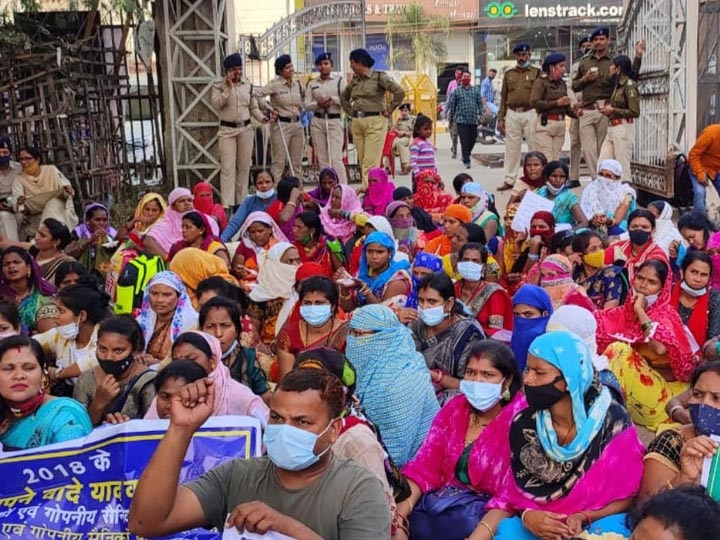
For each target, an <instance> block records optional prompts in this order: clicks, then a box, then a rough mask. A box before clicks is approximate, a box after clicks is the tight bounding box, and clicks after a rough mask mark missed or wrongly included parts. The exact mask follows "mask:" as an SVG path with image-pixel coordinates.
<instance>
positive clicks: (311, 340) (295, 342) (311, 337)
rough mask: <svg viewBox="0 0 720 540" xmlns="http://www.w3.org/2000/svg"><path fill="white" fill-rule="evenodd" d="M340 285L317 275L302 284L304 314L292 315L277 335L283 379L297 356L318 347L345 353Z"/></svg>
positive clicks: (345, 335) (346, 329)
mask: <svg viewBox="0 0 720 540" xmlns="http://www.w3.org/2000/svg"><path fill="white" fill-rule="evenodd" d="M338 301H339V295H338V288H337V285H335V283H334V282H333V280H332V279H330V278H328V277H325V276H314V277H311V278H308V279H306V280H305V281H303V282H302V283H301V285H300V299H299V300H298V304H299V306H300V317H299V318H292V317H291V318H290V319H288V321H287V322H286V323H285V325H284V326H283V328H282V330H280V333H279V334H278V337H277V356H278V366H279V368H280V372H279V374H278V378H279V379H282V378H283V376H284V375H285V374H286V373H288V372H289V371H290V370H291V369H292V367H293V364H294V363H295V358H296V357H297V355H298V354H299V353H300V352H301V351H304V350H307V349H314V348H316V347H329V348H331V349H335V350H337V351H340V352H342V353H344V352H345V340H346V338H347V331H348V325H347V321H345V319H344V318H342V317H341V316H340V314H339V313H338Z"/></svg>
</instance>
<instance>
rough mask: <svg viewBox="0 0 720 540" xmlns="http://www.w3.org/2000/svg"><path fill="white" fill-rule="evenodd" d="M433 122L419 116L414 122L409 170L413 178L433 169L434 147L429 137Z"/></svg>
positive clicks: (423, 116)
mask: <svg viewBox="0 0 720 540" xmlns="http://www.w3.org/2000/svg"><path fill="white" fill-rule="evenodd" d="M432 130H433V122H432V119H431V118H429V117H427V116H425V115H423V114H419V115H418V117H417V120H415V126H414V127H413V141H412V143H411V144H410V170H411V171H412V175H413V178H415V177H416V176H417V175H418V173H419V172H421V171H424V170H427V169H431V170H436V167H435V147H434V146H433V143H432V141H430V137H431V136H432Z"/></svg>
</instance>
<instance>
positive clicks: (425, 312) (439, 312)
mask: <svg viewBox="0 0 720 540" xmlns="http://www.w3.org/2000/svg"><path fill="white" fill-rule="evenodd" d="M418 311H419V312H420V319H422V322H424V323H425V324H426V325H427V326H437V325H438V324H440V323H441V322H443V321H444V320H445V318H446V317H447V316H448V314H447V313H445V306H435V307H432V308H428V309H419V310H418Z"/></svg>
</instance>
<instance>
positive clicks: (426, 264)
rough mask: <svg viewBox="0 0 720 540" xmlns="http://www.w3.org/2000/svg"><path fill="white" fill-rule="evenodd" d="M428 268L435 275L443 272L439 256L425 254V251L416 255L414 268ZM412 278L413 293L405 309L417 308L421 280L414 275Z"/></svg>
mask: <svg viewBox="0 0 720 540" xmlns="http://www.w3.org/2000/svg"><path fill="white" fill-rule="evenodd" d="M418 267H419V268H427V269H428V270H432V272H433V273H435V272H442V270H443V264H442V258H441V257H438V256H437V255H433V254H432V253H425V252H424V251H421V252H420V253H418V254H417V255H415V260H414V261H413V268H418ZM411 277H412V291H411V292H410V296H409V297H408V299H407V302H405V307H409V308H414V309H416V308H417V297H418V285H420V279H419V278H416V277H415V276H414V275H411Z"/></svg>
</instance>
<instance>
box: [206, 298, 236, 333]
mask: <svg viewBox="0 0 720 540" xmlns="http://www.w3.org/2000/svg"><path fill="white" fill-rule="evenodd" d="M212 309H224V310H225V311H226V312H227V314H228V316H229V317H230V320H231V321H232V323H233V325H234V326H235V331H236V332H237V339H240V333H241V332H242V322H240V319H241V318H242V314H241V313H240V306H238V304H237V302H233V301H232V300H230V299H228V298H223V297H222V296H216V297H215V298H211V299H210V300H208V301H207V302H205V304H203V307H201V308H200V313H199V315H198V323H199V324H198V326H199V327H200V329H201V330H202V328H203V326H205V321H206V320H207V317H208V315H209V314H210V310H212Z"/></svg>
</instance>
